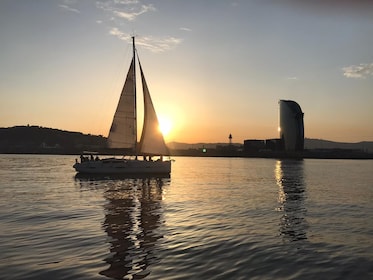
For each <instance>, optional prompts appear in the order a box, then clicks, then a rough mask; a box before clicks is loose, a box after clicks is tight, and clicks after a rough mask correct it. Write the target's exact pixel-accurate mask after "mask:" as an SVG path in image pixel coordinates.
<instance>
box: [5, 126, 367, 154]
mask: <svg viewBox="0 0 373 280" xmlns="http://www.w3.org/2000/svg"><path fill="white" fill-rule="evenodd" d="M227 145H228V144H227V143H194V144H187V143H180V142H170V143H167V146H168V147H169V149H170V150H171V153H172V154H178V152H177V151H180V150H199V149H202V148H206V149H210V150H211V149H218V150H221V149H222V148H223V149H224V147H226V146H227ZM233 146H234V147H236V149H235V150H236V151H239V149H240V147H242V146H243V143H234V144H233ZM106 147H107V139H106V137H103V136H96V135H90V134H83V133H80V132H70V131H64V130H59V129H53V128H45V127H40V126H14V127H8V128H0V153H51V154H79V153H81V152H82V151H98V152H103V153H105V151H106V152H107V151H108V150H107V148H106ZM305 149H344V150H360V151H364V152H368V153H373V142H372V141H369V142H367V141H365V142H358V143H340V142H333V141H327V140H321V139H305ZM109 152H112V151H109ZM118 153H119V154H120V151H118Z"/></svg>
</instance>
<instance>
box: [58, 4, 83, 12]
mask: <svg viewBox="0 0 373 280" xmlns="http://www.w3.org/2000/svg"><path fill="white" fill-rule="evenodd" d="M58 6H59V7H61V8H63V9H65V10H67V11H70V12H74V13H77V14H80V11H79V10H78V9H75V8H71V7H70V6H68V5H58Z"/></svg>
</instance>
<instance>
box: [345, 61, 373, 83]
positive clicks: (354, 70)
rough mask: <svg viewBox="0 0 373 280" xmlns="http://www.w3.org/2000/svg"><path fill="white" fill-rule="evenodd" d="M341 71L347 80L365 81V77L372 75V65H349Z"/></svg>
mask: <svg viewBox="0 0 373 280" xmlns="http://www.w3.org/2000/svg"><path fill="white" fill-rule="evenodd" d="M342 70H343V75H344V76H345V77H347V78H356V79H365V78H366V77H367V76H370V75H373V63H361V64H359V65H351V66H347V67H343V68H342Z"/></svg>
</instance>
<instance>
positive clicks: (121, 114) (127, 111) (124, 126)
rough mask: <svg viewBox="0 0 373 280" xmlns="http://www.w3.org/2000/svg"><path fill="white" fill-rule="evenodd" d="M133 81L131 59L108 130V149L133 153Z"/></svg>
mask: <svg viewBox="0 0 373 280" xmlns="http://www.w3.org/2000/svg"><path fill="white" fill-rule="evenodd" d="M135 79H136V77H135V57H133V59H132V62H131V65H130V68H129V70H128V74H127V78H126V81H125V83H124V86H123V90H122V93H121V95H120V98H119V102H118V106H117V110H116V111H115V115H114V119H113V123H112V125H111V128H110V132H109V137H108V143H109V147H110V148H130V149H132V150H133V151H135V148H136V141H137V131H136V130H137V128H136V96H135V94H136V90H135V87H136V81H135Z"/></svg>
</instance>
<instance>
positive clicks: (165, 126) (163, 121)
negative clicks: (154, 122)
mask: <svg viewBox="0 0 373 280" xmlns="http://www.w3.org/2000/svg"><path fill="white" fill-rule="evenodd" d="M171 128H172V122H171V120H170V119H167V118H165V117H159V130H160V131H161V132H162V134H163V136H164V137H166V136H167V135H168V134H169V133H170V131H171Z"/></svg>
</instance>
